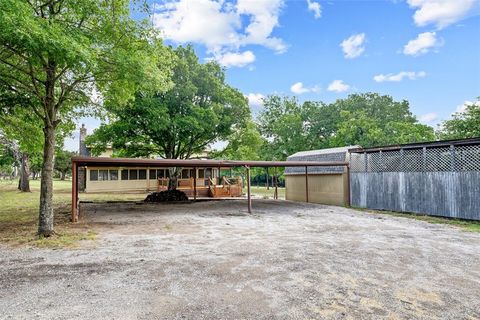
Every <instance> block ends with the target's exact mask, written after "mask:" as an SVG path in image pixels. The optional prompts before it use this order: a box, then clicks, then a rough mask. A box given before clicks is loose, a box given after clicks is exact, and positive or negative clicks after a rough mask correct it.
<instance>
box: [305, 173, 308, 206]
mask: <svg viewBox="0 0 480 320" xmlns="http://www.w3.org/2000/svg"><path fill="white" fill-rule="evenodd" d="M305 199H306V201H307V202H308V167H307V166H305Z"/></svg>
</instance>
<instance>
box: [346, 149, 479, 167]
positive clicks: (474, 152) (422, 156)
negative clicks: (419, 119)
mask: <svg viewBox="0 0 480 320" xmlns="http://www.w3.org/2000/svg"><path fill="white" fill-rule="evenodd" d="M366 161H367V163H366V165H365V154H364V153H352V154H351V155H350V169H351V171H352V172H365V168H366V171H367V172H436V171H440V172H442V171H480V145H472V146H459V147H456V146H455V147H453V148H452V147H449V146H444V147H436V148H426V149H425V150H424V149H423V148H417V149H403V150H394V151H382V152H380V151H378V152H369V153H367V155H366Z"/></svg>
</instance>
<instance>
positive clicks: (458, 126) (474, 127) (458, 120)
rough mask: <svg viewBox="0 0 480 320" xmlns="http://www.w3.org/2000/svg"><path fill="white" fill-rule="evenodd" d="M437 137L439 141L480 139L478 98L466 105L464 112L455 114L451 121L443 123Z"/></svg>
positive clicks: (479, 103) (479, 106)
mask: <svg viewBox="0 0 480 320" xmlns="http://www.w3.org/2000/svg"><path fill="white" fill-rule="evenodd" d="M437 135H438V137H439V138H440V139H465V138H476V137H480V98H477V101H476V102H474V103H472V104H470V105H467V106H466V108H465V111H464V112H457V113H455V114H453V118H452V119H451V120H447V121H444V122H443V123H442V124H441V125H440V129H439V130H438V132H437Z"/></svg>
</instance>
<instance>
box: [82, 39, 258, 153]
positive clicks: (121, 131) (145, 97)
mask: <svg viewBox="0 0 480 320" xmlns="http://www.w3.org/2000/svg"><path fill="white" fill-rule="evenodd" d="M173 52H174V54H175V56H176V60H175V66H174V68H173V77H172V82H173V83H174V86H173V87H172V88H171V89H170V90H168V91H166V92H157V93H155V94H145V93H144V92H137V94H136V98H135V100H134V101H132V102H130V103H128V105H127V106H126V107H123V108H116V107H114V106H112V107H110V108H109V111H110V113H111V121H110V123H108V124H103V125H101V126H100V128H98V129H97V130H96V131H95V132H94V134H93V135H91V136H89V137H88V138H87V144H89V145H90V146H92V147H93V148H92V152H93V154H99V153H100V152H101V151H103V150H105V148H106V147H107V145H111V146H112V147H113V149H114V150H115V155H117V156H143V157H150V156H154V155H156V156H160V157H163V158H169V159H188V158H189V157H191V156H192V155H193V154H195V153H200V152H202V151H204V149H205V147H206V146H208V145H209V144H211V143H213V142H215V141H217V140H220V139H226V138H227V137H228V136H229V135H230V134H231V133H232V129H233V128H234V126H235V125H243V123H244V122H245V120H246V119H248V118H249V116H250V110H249V108H248V105H247V101H246V99H245V97H244V96H243V94H242V93H241V92H239V91H238V90H237V89H234V88H232V87H231V86H229V85H228V84H227V83H226V82H225V73H224V70H223V69H222V68H221V67H220V66H219V65H218V64H217V63H216V62H213V61H212V62H207V63H205V64H202V63H199V61H198V57H197V56H196V55H195V52H194V51H193V48H192V47H191V46H187V47H181V46H180V47H178V48H177V49H175V50H173Z"/></svg>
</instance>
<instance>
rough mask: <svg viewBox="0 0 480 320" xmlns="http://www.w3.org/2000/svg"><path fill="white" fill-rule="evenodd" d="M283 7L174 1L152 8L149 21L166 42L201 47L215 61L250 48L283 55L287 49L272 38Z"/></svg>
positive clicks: (247, 0) (245, 1) (266, 0)
mask: <svg viewBox="0 0 480 320" xmlns="http://www.w3.org/2000/svg"><path fill="white" fill-rule="evenodd" d="M282 6H283V0H262V1H253V0H238V1H237V3H236V4H233V3H231V2H226V1H216V0H194V1H192V0H173V1H169V2H166V3H163V4H156V5H155V6H154V13H153V15H152V21H153V24H154V26H155V27H156V28H158V29H159V30H160V31H161V34H162V36H163V37H164V38H165V39H168V40H171V41H174V42H176V43H188V42H194V43H199V44H203V45H205V46H206V48H207V51H208V52H209V53H210V54H212V55H213V57H214V58H215V59H220V58H221V57H223V56H224V55H226V54H227V53H231V52H237V51H238V50H239V49H240V48H241V47H243V46H246V45H252V44H253V45H261V46H265V47H267V48H270V49H272V50H274V51H275V52H276V53H283V52H285V51H286V50H287V45H286V44H285V43H284V41H283V40H282V39H280V38H276V37H273V36H272V35H271V34H272V32H273V30H274V28H275V27H277V26H278V25H279V21H278V17H279V15H280V12H281V8H282ZM245 22H246V23H245Z"/></svg>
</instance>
